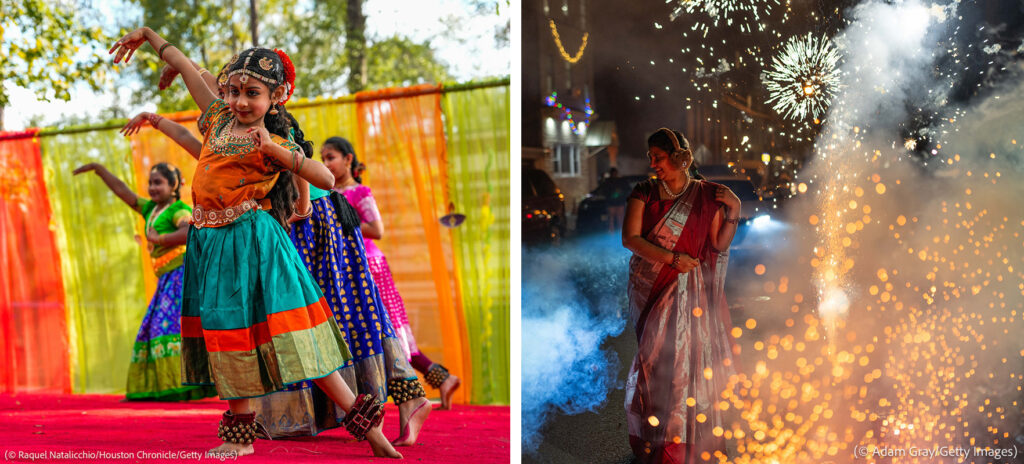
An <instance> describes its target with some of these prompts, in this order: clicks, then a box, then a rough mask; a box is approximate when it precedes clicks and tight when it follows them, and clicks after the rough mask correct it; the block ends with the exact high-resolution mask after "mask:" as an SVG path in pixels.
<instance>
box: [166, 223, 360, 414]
mask: <svg viewBox="0 0 1024 464" xmlns="http://www.w3.org/2000/svg"><path fill="white" fill-rule="evenodd" d="M182 293H183V296H182V310H181V337H182V344H181V357H182V364H181V369H182V378H183V382H182V383H183V384H184V385H211V384H212V385H216V387H217V393H218V395H219V396H220V398H221V399H238V398H253V397H258V396H263V395H266V394H269V393H273V392H275V391H278V390H281V389H283V388H285V387H286V386H287V385H290V384H293V383H297V382H302V381H304V380H310V379H317V378H321V377H324V376H327V375H329V374H331V373H332V372H334V371H336V370H338V369H339V368H341V367H342V366H344V365H345V364H346V362H347V361H348V360H349V359H350V358H351V354H350V352H349V350H348V345H346V343H345V339H344V337H343V336H342V334H341V332H340V331H339V329H338V325H337V323H336V322H335V320H334V317H333V314H332V313H331V309H330V307H329V306H328V305H327V302H326V300H325V299H324V297H323V294H322V293H321V291H320V288H319V286H318V285H317V283H316V282H315V281H313V279H312V277H310V275H309V271H308V270H306V267H305V265H303V263H302V260H301V259H300V258H299V255H298V253H297V252H296V251H295V247H294V246H293V245H292V243H291V239H290V238H289V237H288V234H287V233H286V232H285V230H284V229H283V228H282V227H281V225H280V224H278V222H277V221H275V220H274V219H273V217H271V216H270V214H268V213H267V212H266V211H262V210H254V211H249V212H246V213H245V214H243V215H242V216H241V217H239V218H238V219H236V220H235V221H234V222H232V223H231V224H228V225H226V226H223V227H206V228H201V229H197V228H195V227H192V228H191V229H190V230H189V234H188V253H186V254H185V275H184V287H183V291H182Z"/></svg>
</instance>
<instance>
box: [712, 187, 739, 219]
mask: <svg viewBox="0 0 1024 464" xmlns="http://www.w3.org/2000/svg"><path fill="white" fill-rule="evenodd" d="M715 200H717V201H719V202H720V203H722V204H723V205H725V207H726V210H727V213H729V215H730V216H732V218H735V217H739V214H740V198H739V197H737V196H736V194H735V193H733V192H732V190H729V187H725V186H719V187H718V190H717V191H715ZM727 219H729V218H727Z"/></svg>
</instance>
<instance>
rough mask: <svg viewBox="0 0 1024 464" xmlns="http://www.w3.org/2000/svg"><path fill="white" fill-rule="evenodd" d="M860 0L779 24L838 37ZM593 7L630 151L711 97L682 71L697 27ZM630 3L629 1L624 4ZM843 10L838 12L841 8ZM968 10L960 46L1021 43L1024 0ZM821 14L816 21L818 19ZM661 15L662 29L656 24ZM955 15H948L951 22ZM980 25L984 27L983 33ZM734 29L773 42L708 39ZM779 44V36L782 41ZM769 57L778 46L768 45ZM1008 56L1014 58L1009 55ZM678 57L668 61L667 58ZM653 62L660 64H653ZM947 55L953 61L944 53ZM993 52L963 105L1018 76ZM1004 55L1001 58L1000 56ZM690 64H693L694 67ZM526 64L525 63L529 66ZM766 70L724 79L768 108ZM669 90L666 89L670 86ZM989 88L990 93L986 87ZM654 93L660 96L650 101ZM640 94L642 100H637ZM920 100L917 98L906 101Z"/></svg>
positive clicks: (602, 95) (610, 99) (654, 4)
mask: <svg viewBox="0 0 1024 464" xmlns="http://www.w3.org/2000/svg"><path fill="white" fill-rule="evenodd" d="M856 3H858V2H855V1H812V0H793V2H792V6H793V14H792V17H791V18H790V19H789V20H788V21H787V22H786V23H785V24H784V25H781V26H780V30H781V31H782V32H783V33H784V34H798V33H806V32H815V33H816V34H827V35H829V36H834V35H835V34H836V33H837V32H838V31H839V30H840V29H841V28H842V27H843V26H844V20H843V15H844V13H847V12H848V11H849V8H850V7H852V6H854V5H856ZM589 5H591V6H588V8H591V9H590V25H591V26H590V44H591V47H592V50H593V53H594V59H595V62H594V86H595V89H594V98H593V101H594V105H595V109H596V110H597V112H598V114H599V115H600V117H601V118H602V119H605V120H608V119H612V120H615V121H616V124H617V127H618V132H619V137H620V145H621V147H622V153H623V154H624V155H626V156H630V154H633V153H634V152H637V151H638V150H642V149H643V148H644V147H645V138H646V136H647V134H648V133H650V132H652V131H653V130H655V129H657V128H658V127H662V126H668V127H682V124H683V120H684V118H685V106H686V98H690V99H691V103H693V101H694V100H701V99H708V98H711V94H709V93H707V92H696V91H694V90H693V89H692V85H690V84H688V81H689V80H690V78H691V77H692V73H689V74H686V73H683V72H682V71H681V69H682V67H684V65H686V61H687V60H688V59H691V57H688V56H686V55H684V54H683V53H682V52H681V51H680V49H682V48H684V47H687V46H689V47H691V48H695V47H696V46H699V42H697V43H694V42H693V41H695V40H696V39H695V38H694V36H695V34H693V33H692V32H691V33H690V37H691V38H689V39H687V38H684V37H683V33H684V32H687V31H689V30H690V27H691V25H692V23H691V22H688V18H687V17H686V16H683V17H680V18H679V19H677V20H676V21H675V22H672V21H670V20H669V15H670V12H671V10H672V6H671V5H668V4H665V3H664V1H663V0H653V1H652V0H640V1H637V2H629V3H626V2H622V1H621V0H593V1H592V2H591V3H590V4H589ZM625 5H629V6H625ZM837 10H838V13H837ZM959 13H960V15H962V16H963V19H962V20H959V21H958V23H959V24H960V26H961V27H960V30H959V31H958V32H957V35H956V40H957V41H958V42H959V43H960V46H961V48H962V49H967V48H970V47H971V46H972V44H973V46H974V47H976V48H977V47H978V44H980V43H981V40H982V39H984V38H988V40H989V42H988V43H990V44H991V43H994V42H999V43H1002V47H1003V48H1004V49H1016V48H1017V47H1018V46H1020V44H1021V37H1022V36H1024V34H1022V24H1024V1H1020V0H988V1H985V0H983V1H978V2H964V3H963V4H962V5H961V6H960V7H959ZM814 16H817V17H818V18H819V20H818V21H814V20H813V19H812V18H813V17H814ZM655 21H657V22H658V23H660V24H661V25H662V26H663V29H660V30H659V29H656V28H655V27H654V25H653V23H654V22H655ZM956 21H957V20H954V21H950V23H953V22H956ZM999 23H1003V24H1005V27H1003V28H998V27H993V26H992V25H993V24H999ZM981 26H986V27H985V28H984V30H982V31H979V29H980V28H981ZM716 33H717V34H728V35H726V36H725V37H726V38H727V39H728V40H727V43H728V44H730V45H733V46H737V47H746V46H749V45H750V44H754V43H769V42H772V41H770V40H768V39H766V38H764V37H762V36H757V34H754V35H740V34H738V33H737V32H736V31H735V30H731V31H730V30H726V28H721V30H714V31H713V32H712V33H711V34H709V38H708V39H705V40H707V42H708V43H714V42H715V41H716V40H718V41H720V40H721V39H720V37H717V38H716V36H715V34H716ZM774 42H778V41H777V40H776V41H774ZM762 53H764V54H765V56H766V57H768V56H770V54H771V53H772V50H768V49H765V50H762ZM1019 55H1020V54H1019V53H1018V54H1016V56H1014V55H1013V54H1006V53H1004V56H1003V59H1004V61H1005V60H1006V59H1010V60H1019V59H1020V56H1019ZM1007 57H1008V58H1007ZM670 58H671V59H673V60H674V61H675V63H674V66H675V67H674V68H673V65H671V64H668V63H667V61H668V59H670ZM944 59H946V58H944V57H939V58H938V59H937V61H936V64H937V65H941V66H947V65H948V64H949V63H947V62H945V61H943V60H944ZM652 60H653V61H655V63H656V64H655V65H654V66H652V65H651V64H650V62H651V61H652ZM946 60H947V61H948V59H946ZM992 60H993V57H992V56H991V55H985V54H983V53H973V54H972V55H971V58H970V60H969V62H968V63H967V66H968V67H969V68H970V70H969V71H966V72H963V73H962V75H961V78H960V82H959V85H957V86H956V87H955V88H954V89H953V90H952V92H951V95H950V97H951V98H950V100H951V101H953V102H958V103H964V102H969V101H970V100H972V99H974V98H977V97H978V96H979V95H978V88H977V84H978V82H979V80H981V79H986V80H1000V79H1003V80H1005V79H1010V78H1016V77H1015V75H1013V74H1012V71H1000V70H999V69H998V68H1002V67H1005V65H1006V63H1005V62H1004V63H995V64H989V61H992ZM996 61H998V60H996ZM692 67H693V63H692V62H691V63H689V66H687V68H688V69H692ZM524 69H525V68H524ZM760 71H761V70H760V68H759V67H758V66H747V67H746V68H745V69H740V70H736V71H731V72H729V73H726V75H725V76H726V77H727V78H728V79H730V80H732V81H733V82H735V85H736V86H737V87H738V88H739V90H740V92H741V93H744V92H745V93H749V94H751V95H752V96H753V100H754V101H755V105H754V108H755V109H758V110H762V111H766V112H770V111H771V110H770V109H768V108H767V107H766V106H764V105H763V104H761V103H759V102H761V101H763V100H764V99H765V98H766V95H765V92H764V89H763V86H762V85H761V84H760V82H759V78H758V76H759V73H760ZM666 85H667V86H669V87H670V89H671V90H668V91H666V90H665V86H666ZM982 93H984V91H982ZM651 94H654V95H655V98H654V99H650V95H651ZM636 96H640V97H641V98H640V100H639V101H637V100H636V99H635V97H636ZM906 104H908V105H911V106H913V105H916V104H917V102H906ZM930 120H932V119H931V118H929V117H922V118H921V119H920V120H918V121H908V125H915V124H916V125H921V124H929V121H930Z"/></svg>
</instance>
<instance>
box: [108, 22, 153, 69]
mask: <svg viewBox="0 0 1024 464" xmlns="http://www.w3.org/2000/svg"><path fill="white" fill-rule="evenodd" d="M144 43H146V28H145V27H140V28H138V29H136V30H134V31H131V32H129V33H128V34H126V35H125V36H124V37H121V40H118V41H117V42H114V46H113V47H110V51H109V52H107V54H108V55H109V54H111V53H114V52H115V51H116V52H117V55H114V63H117V62H118V61H120V60H121V58H122V57H124V62H125V63H127V62H128V60H130V59H132V56H133V55H135V50H138V49H139V47H141V46H142V44H144ZM125 54H127V56H125Z"/></svg>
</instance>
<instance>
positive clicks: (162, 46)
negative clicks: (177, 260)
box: [110, 27, 401, 458]
mask: <svg viewBox="0 0 1024 464" xmlns="http://www.w3.org/2000/svg"><path fill="white" fill-rule="evenodd" d="M146 42H148V43H149V44H150V45H151V46H153V47H154V49H155V50H157V56H159V57H161V58H162V59H164V60H165V61H167V62H168V64H171V65H172V66H173V67H174V68H175V69H177V70H179V71H180V72H181V76H182V79H183V80H184V81H185V85H186V86H187V87H188V90H189V93H190V94H191V96H192V98H193V99H194V100H195V102H196V104H197V105H198V106H199V107H200V108H204V112H203V115H202V117H201V118H200V119H199V124H198V125H199V131H200V133H202V134H203V137H204V140H203V146H202V152H201V154H200V157H199V164H198V166H197V168H196V175H195V180H194V185H193V188H192V195H193V199H194V200H195V201H194V203H195V205H196V206H195V210H194V211H193V214H192V219H193V223H192V226H191V228H190V229H189V233H188V247H189V250H190V253H188V255H186V259H185V275H184V288H183V293H184V298H183V305H182V336H183V337H182V338H183V340H182V357H183V360H182V375H183V376H184V377H185V383H187V384H193V385H210V384H215V385H216V387H217V392H218V394H219V395H220V397H221V398H222V399H226V400H228V407H229V410H228V411H227V412H225V413H224V416H223V419H222V420H221V423H220V427H219V430H218V437H219V438H220V439H221V440H223V441H224V443H223V444H222V445H220V446H218V447H217V448H215V449H213V450H211V451H212V452H216V453H233V454H236V455H245V454H251V453H252V452H253V447H252V443H253V441H254V440H255V438H256V436H257V426H256V423H255V413H254V412H252V410H251V408H250V398H255V397H260V396H263V395H266V394H268V393H272V392H275V391H278V390H281V389H283V388H284V387H285V386H286V385H289V384H293V383H298V382H301V381H304V380H313V381H314V382H315V383H316V384H317V386H319V387H320V388H321V389H322V390H323V391H324V392H325V393H326V394H327V395H328V396H329V397H330V398H331V399H332V400H333V401H334V402H335V403H337V404H338V405H339V406H341V408H342V409H343V410H345V411H346V412H347V414H346V416H345V419H344V420H343V425H345V427H346V428H347V429H348V430H349V432H350V433H352V435H353V436H355V437H356V438H359V439H362V438H364V437H365V438H367V439H368V440H369V442H370V446H371V448H372V449H373V452H374V455H376V456H384V457H395V458H400V457H401V454H399V453H398V452H397V451H395V449H394V448H393V447H392V446H391V444H390V443H388V441H387V439H385V438H384V435H383V434H382V433H381V431H380V421H381V419H382V417H383V407H382V406H381V404H380V402H379V401H377V399H376V398H375V396H374V395H372V394H362V395H359V396H358V397H355V396H354V395H353V394H352V391H351V390H350V389H349V388H348V386H347V385H346V384H345V382H344V380H342V378H341V376H340V375H339V374H338V372H337V371H338V369H339V368H340V367H342V366H343V365H344V364H345V363H346V360H347V359H348V358H349V357H350V356H351V355H350V354H349V352H348V349H347V346H346V344H345V340H344V338H343V336H342V334H341V332H340V331H339V329H338V326H337V324H336V323H335V320H334V318H333V317H331V316H332V314H331V312H330V308H329V307H328V306H327V302H326V301H325V300H324V297H323V295H322V294H321V292H320V289H319V287H318V286H317V285H316V283H315V282H314V281H313V280H312V278H311V277H310V275H309V272H308V271H307V270H306V269H305V267H304V266H303V264H302V260H301V258H299V256H298V253H296V252H295V248H294V247H293V246H292V245H291V243H290V240H289V239H288V236H287V234H285V231H284V229H283V227H281V226H283V225H285V224H286V221H287V220H288V218H290V217H291V216H292V214H293V212H294V205H293V202H294V201H295V199H296V197H297V196H298V195H297V194H296V192H295V186H294V185H293V183H292V174H291V173H292V172H294V173H295V174H297V175H298V176H299V177H302V178H303V179H305V180H307V181H309V182H311V183H312V184H314V185H317V186H320V187H322V188H330V186H331V185H332V184H333V176H331V175H330V171H328V170H327V169H326V168H325V167H324V166H323V165H322V164H320V163H318V162H316V161H312V160H307V159H306V157H305V156H304V155H303V150H305V151H306V152H311V151H312V144H310V143H309V142H307V141H305V140H304V138H303V135H302V131H301V130H299V128H298V127H297V124H296V122H295V120H294V118H291V117H289V115H288V114H287V112H286V111H285V110H284V108H283V107H281V105H280V103H281V102H284V101H285V100H286V99H287V98H286V97H288V96H290V94H291V90H292V89H293V87H292V86H290V85H288V84H287V82H289V81H292V80H293V78H290V77H289V76H286V69H287V67H286V66H285V64H284V63H285V62H287V61H288V58H287V55H284V53H283V52H275V51H272V50H269V49H265V48H251V49H248V50H245V51H243V52H241V53H239V54H238V55H235V56H234V57H233V58H232V59H231V60H230V61H229V63H228V65H227V66H226V68H225V70H224V74H222V77H221V79H222V80H223V81H222V82H220V83H221V84H225V85H226V86H227V89H228V94H227V101H226V102H225V101H224V100H221V99H218V98H216V96H215V95H214V94H213V92H211V91H210V89H209V88H208V87H207V84H206V83H205V82H204V81H203V77H202V76H201V74H200V71H198V70H196V69H195V68H194V67H192V66H191V63H190V61H189V60H188V58H187V57H185V55H184V54H183V53H181V51H179V50H178V49H177V48H176V47H174V46H173V45H171V44H170V43H168V42H166V41H165V40H163V39H162V38H161V37H160V36H159V35H157V34H156V33H155V32H153V30H151V29H149V28H146V27H143V28H140V29H137V30H135V31H132V32H131V33H129V34H128V35H126V36H124V37H123V38H121V40H119V41H118V42H117V43H115V44H114V46H113V47H112V48H111V50H110V53H114V52H117V54H116V55H115V57H114V62H115V63H116V62H118V61H120V60H121V58H122V57H124V58H125V61H127V60H128V59H130V58H131V56H132V55H133V54H134V53H135V50H137V49H138V48H139V47H140V46H142V44H143V43H146ZM293 130H294V134H295V135H294V139H295V142H294V143H293V142H290V141H288V140H287V137H288V136H289V135H290V134H291V133H292V131H293ZM257 200H259V201H257Z"/></svg>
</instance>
